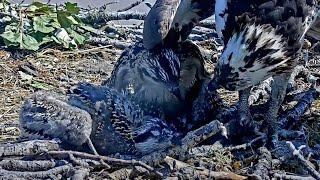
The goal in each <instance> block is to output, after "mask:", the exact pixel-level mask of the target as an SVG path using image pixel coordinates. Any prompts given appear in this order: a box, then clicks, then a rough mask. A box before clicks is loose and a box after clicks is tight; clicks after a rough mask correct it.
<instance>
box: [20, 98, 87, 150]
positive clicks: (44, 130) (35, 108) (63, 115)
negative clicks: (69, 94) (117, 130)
mask: <svg viewBox="0 0 320 180" xmlns="http://www.w3.org/2000/svg"><path fill="white" fill-rule="evenodd" d="M19 119H20V127H21V130H22V136H23V137H28V138H29V139H35V138H37V139H38V138H44V139H47V138H59V139H61V140H62V141H64V142H67V143H68V144H71V145H77V146H79V145H82V144H83V143H85V142H86V141H87V139H88V137H89V136H90V134H91V129H92V119H91V116H90V115H89V114H88V113H87V112H86V111H84V110H82V109H79V108H77V107H72V106H70V105H68V104H67V103H66V98H64V97H63V96H61V95H58V94H54V93H50V94H49V93H46V92H37V93H35V94H34V95H33V96H32V97H31V98H30V99H28V100H27V101H25V102H24V104H23V105H22V107H21V112H20V117H19Z"/></svg>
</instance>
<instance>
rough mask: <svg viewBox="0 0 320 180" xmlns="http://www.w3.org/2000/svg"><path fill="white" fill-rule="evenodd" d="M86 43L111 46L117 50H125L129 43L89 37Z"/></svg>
mask: <svg viewBox="0 0 320 180" xmlns="http://www.w3.org/2000/svg"><path fill="white" fill-rule="evenodd" d="M87 41H88V43H92V44H101V45H112V46H114V47H116V48H119V49H125V48H127V47H129V46H130V44H129V43H126V42H121V41H118V40H114V39H110V38H98V37H90V38H89V39H88V40H87Z"/></svg>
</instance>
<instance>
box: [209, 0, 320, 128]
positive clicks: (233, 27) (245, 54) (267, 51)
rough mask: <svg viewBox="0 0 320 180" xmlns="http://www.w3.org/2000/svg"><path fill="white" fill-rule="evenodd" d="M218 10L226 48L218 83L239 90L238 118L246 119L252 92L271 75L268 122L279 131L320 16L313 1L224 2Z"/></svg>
mask: <svg viewBox="0 0 320 180" xmlns="http://www.w3.org/2000/svg"><path fill="white" fill-rule="evenodd" d="M215 10H216V12H215V14H216V26H217V27H216V28H217V31H218V34H219V35H220V36H221V38H222V39H223V40H224V44H225V47H224V51H223V53H222V55H221V57H220V59H219V62H218V66H217V70H216V74H217V77H216V80H217V81H219V83H220V84H221V85H222V86H223V87H225V88H227V89H229V90H237V91H239V93H240V102H239V111H240V115H241V118H242V120H248V119H249V109H248V96H249V92H250V88H251V87H252V86H254V85H257V84H258V83H260V82H262V81H263V80H265V79H267V78H269V77H271V76H273V78H274V82H273V87H272V93H271V97H270V100H269V110H268V111H267V114H266V119H267V121H268V122H269V123H270V124H271V126H270V127H272V128H275V122H274V121H275V118H276V116H277V112H278V109H279V106H280V103H281V102H282V100H283V96H284V94H285V90H286V86H287V81H288V78H289V76H290V73H291V71H292V70H293V68H294V67H295V66H296V64H297V62H298V53H299V51H300V49H301V45H302V42H303V41H302V40H303V38H304V35H305V33H306V31H307V30H308V29H309V27H310V26H311V24H312V22H313V21H314V19H315V18H316V15H317V7H316V2H315V0H221V1H217V2H216V8H215ZM272 128H271V129H272Z"/></svg>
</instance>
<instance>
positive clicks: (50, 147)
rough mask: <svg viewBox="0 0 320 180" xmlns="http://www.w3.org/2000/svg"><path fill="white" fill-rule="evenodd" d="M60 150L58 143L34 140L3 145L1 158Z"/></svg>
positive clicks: (0, 151) (0, 148)
mask: <svg viewBox="0 0 320 180" xmlns="http://www.w3.org/2000/svg"><path fill="white" fill-rule="evenodd" d="M58 149H59V145H58V143H57V142H56V141H53V140H52V141H49V140H32V141H26V142H21V143H15V144H1V145H0V156H28V155H35V154H40V153H44V152H48V151H56V150H58Z"/></svg>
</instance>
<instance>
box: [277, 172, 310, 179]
mask: <svg viewBox="0 0 320 180" xmlns="http://www.w3.org/2000/svg"><path fill="white" fill-rule="evenodd" d="M273 177H274V178H277V179H286V180H314V178H313V177H309V176H308V177H304V176H297V175H289V174H284V173H274V174H273Z"/></svg>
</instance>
